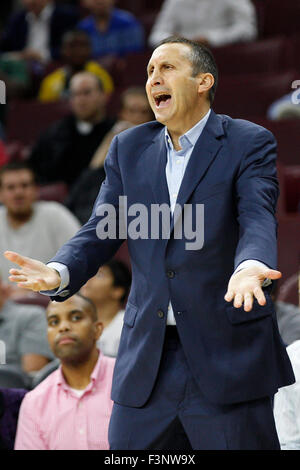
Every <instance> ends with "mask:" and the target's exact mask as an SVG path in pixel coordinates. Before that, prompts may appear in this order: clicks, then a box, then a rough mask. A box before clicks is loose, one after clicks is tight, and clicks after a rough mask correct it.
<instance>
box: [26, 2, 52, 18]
mask: <svg viewBox="0 0 300 470" xmlns="http://www.w3.org/2000/svg"><path fill="white" fill-rule="evenodd" d="M22 2H23V5H24V7H25V8H26V10H27V11H30V12H32V13H34V14H35V15H39V14H40V13H41V11H42V10H43V9H44V8H45V6H46V5H47V4H48V3H50V0H22Z"/></svg>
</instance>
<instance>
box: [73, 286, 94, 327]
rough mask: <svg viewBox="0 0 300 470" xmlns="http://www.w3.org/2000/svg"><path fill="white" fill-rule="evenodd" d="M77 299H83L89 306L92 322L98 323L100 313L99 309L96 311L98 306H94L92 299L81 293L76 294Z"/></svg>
mask: <svg viewBox="0 0 300 470" xmlns="http://www.w3.org/2000/svg"><path fill="white" fill-rule="evenodd" d="M75 297H80V298H81V299H83V300H84V301H85V302H86V303H87V304H88V306H89V309H90V312H91V317H92V320H93V321H94V322H96V321H98V312H97V309H96V305H95V304H94V302H93V301H92V299H90V298H89V297H86V296H85V295H82V294H81V293H80V292H77V293H76V294H75Z"/></svg>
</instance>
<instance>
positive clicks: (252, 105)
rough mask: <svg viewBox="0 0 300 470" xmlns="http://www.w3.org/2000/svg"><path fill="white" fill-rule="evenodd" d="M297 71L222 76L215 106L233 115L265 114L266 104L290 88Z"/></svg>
mask: <svg viewBox="0 0 300 470" xmlns="http://www.w3.org/2000/svg"><path fill="white" fill-rule="evenodd" d="M296 78H297V73H296V72H294V71H287V72H284V73H277V74H274V73H272V74H260V75H257V76H256V75H253V74H250V75H241V76H235V75H233V76H229V75H228V76H221V77H220V82H219V86H218V89H217V93H216V99H215V102H214V106H213V107H214V110H215V111H216V112H218V113H222V114H229V115H230V116H231V117H234V118H243V119H247V118H248V117H249V116H261V117H264V116H266V112H267V109H268V108H269V106H270V105H271V104H272V103H273V102H274V101H275V100H277V99H278V98H280V97H281V96H283V95H285V94H287V93H288V92H289V91H290V86H291V83H292V81H293V80H295V79H296Z"/></svg>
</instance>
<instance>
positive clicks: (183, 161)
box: [41, 110, 266, 325]
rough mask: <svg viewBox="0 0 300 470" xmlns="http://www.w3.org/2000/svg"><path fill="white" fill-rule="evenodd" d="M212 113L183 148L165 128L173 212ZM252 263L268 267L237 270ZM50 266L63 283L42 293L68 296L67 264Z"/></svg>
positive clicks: (171, 321)
mask: <svg viewBox="0 0 300 470" xmlns="http://www.w3.org/2000/svg"><path fill="white" fill-rule="evenodd" d="M210 113H211V110H209V111H208V112H207V114H206V115H205V116H204V117H203V118H202V119H201V120H200V121H199V122H197V124H195V126H194V127H192V128H191V129H189V130H188V131H187V132H186V133H185V134H183V135H182V136H181V137H180V138H179V144H180V147H181V150H178V151H176V150H175V149H174V146H173V142H172V139H171V137H170V135H169V133H168V130H167V127H166V128H165V142H166V148H167V165H166V179H167V185H168V190H169V197H170V207H171V211H172V213H173V211H174V208H175V204H176V200H177V196H178V193H179V190H180V186H181V183H182V180H183V177H184V173H185V170H186V167H187V164H188V162H189V159H190V157H191V155H192V152H193V150H194V147H195V145H196V142H197V140H198V139H199V137H200V136H201V134H202V131H203V129H204V127H205V125H206V123H207V121H208V118H209V116H210ZM197 158H201V155H199V156H198V157H197ZM251 265H261V266H263V267H264V268H265V267H266V266H265V265H264V264H263V263H261V262H259V261H256V260H246V261H243V263H241V264H240V265H239V266H238V267H237V269H236V271H238V270H240V269H242V268H245V267H249V266H251ZM48 266H49V267H52V268H54V269H56V270H57V271H58V272H59V274H60V277H61V284H60V287H59V288H58V290H57V289H56V290H54V291H45V292H41V293H42V294H45V295H58V294H59V295H61V296H62V297H63V296H67V295H68V291H67V290H65V289H66V288H67V287H68V285H69V282H70V276H69V270H68V268H67V266H65V265H63V264H61V263H49V264H48ZM224 295H225V293H224ZM167 324H168V325H175V324H176V321H175V317H174V312H173V308H172V305H171V302H170V303H169V306H168V315H167Z"/></svg>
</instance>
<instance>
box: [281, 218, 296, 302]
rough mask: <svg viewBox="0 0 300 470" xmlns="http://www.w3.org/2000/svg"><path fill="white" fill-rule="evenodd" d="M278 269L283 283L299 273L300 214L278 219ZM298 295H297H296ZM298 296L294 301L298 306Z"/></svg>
mask: <svg viewBox="0 0 300 470" xmlns="http://www.w3.org/2000/svg"><path fill="white" fill-rule="evenodd" d="M278 222H279V223H278V269H279V270H280V271H281V272H282V276H283V277H282V280H281V281H280V283H279V284H280V286H279V287H281V285H282V283H283V282H284V281H285V280H286V279H288V278H289V277H290V276H292V275H293V274H295V273H296V272H298V271H299V264H300V237H299V233H300V214H288V215H279V217H278ZM295 294H297V293H295ZM297 302H298V299H297V296H294V301H293V303H295V304H296V305H297Z"/></svg>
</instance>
